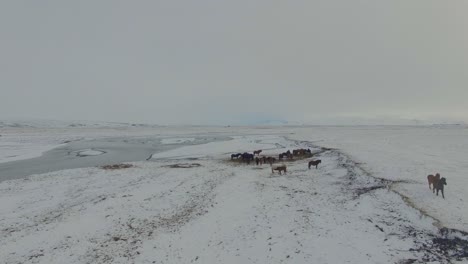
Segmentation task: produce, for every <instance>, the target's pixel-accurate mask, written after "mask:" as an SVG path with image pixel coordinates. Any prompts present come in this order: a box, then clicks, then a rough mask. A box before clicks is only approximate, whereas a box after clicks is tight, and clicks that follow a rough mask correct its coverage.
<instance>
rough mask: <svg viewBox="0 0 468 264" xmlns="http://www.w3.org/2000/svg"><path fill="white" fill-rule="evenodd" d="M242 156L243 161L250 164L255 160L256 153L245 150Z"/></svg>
mask: <svg viewBox="0 0 468 264" xmlns="http://www.w3.org/2000/svg"><path fill="white" fill-rule="evenodd" d="M241 158H242V160H243V161H246V162H247V164H250V162H251V161H253V160H254V155H253V154H250V153H247V152H244V153H243V154H242V155H241Z"/></svg>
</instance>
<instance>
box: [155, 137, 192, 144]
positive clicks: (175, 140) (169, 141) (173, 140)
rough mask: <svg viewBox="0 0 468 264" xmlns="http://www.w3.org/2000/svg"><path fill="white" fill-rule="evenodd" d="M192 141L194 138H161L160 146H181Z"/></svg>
mask: <svg viewBox="0 0 468 264" xmlns="http://www.w3.org/2000/svg"><path fill="white" fill-rule="evenodd" d="M194 140H195V138H163V139H161V144H182V143H186V142H192V141H194Z"/></svg>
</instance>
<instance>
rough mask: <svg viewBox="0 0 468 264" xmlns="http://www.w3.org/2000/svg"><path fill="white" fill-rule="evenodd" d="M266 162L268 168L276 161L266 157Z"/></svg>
mask: <svg viewBox="0 0 468 264" xmlns="http://www.w3.org/2000/svg"><path fill="white" fill-rule="evenodd" d="M266 160H267V162H268V163H270V166H271V165H273V163H275V162H276V159H275V158H273V157H268V158H266Z"/></svg>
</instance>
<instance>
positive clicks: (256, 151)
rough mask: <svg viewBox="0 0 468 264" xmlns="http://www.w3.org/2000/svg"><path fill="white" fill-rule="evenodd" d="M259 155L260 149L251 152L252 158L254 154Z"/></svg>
mask: <svg viewBox="0 0 468 264" xmlns="http://www.w3.org/2000/svg"><path fill="white" fill-rule="evenodd" d="M260 153H262V150H261V149H259V150H255V151H254V152H253V154H254V156H255V154H257V155H260Z"/></svg>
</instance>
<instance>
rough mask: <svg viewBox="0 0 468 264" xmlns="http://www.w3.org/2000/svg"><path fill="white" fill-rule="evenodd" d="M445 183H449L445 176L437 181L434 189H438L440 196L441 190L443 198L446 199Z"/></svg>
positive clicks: (437, 193)
mask: <svg viewBox="0 0 468 264" xmlns="http://www.w3.org/2000/svg"><path fill="white" fill-rule="evenodd" d="M444 185H447V180H446V179H445V178H441V179H440V180H438V181H437V183H436V184H435V185H434V187H433V188H432V189H435V190H437V192H436V195H437V196H439V191H440V192H441V193H442V198H444V199H445V197H444Z"/></svg>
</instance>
